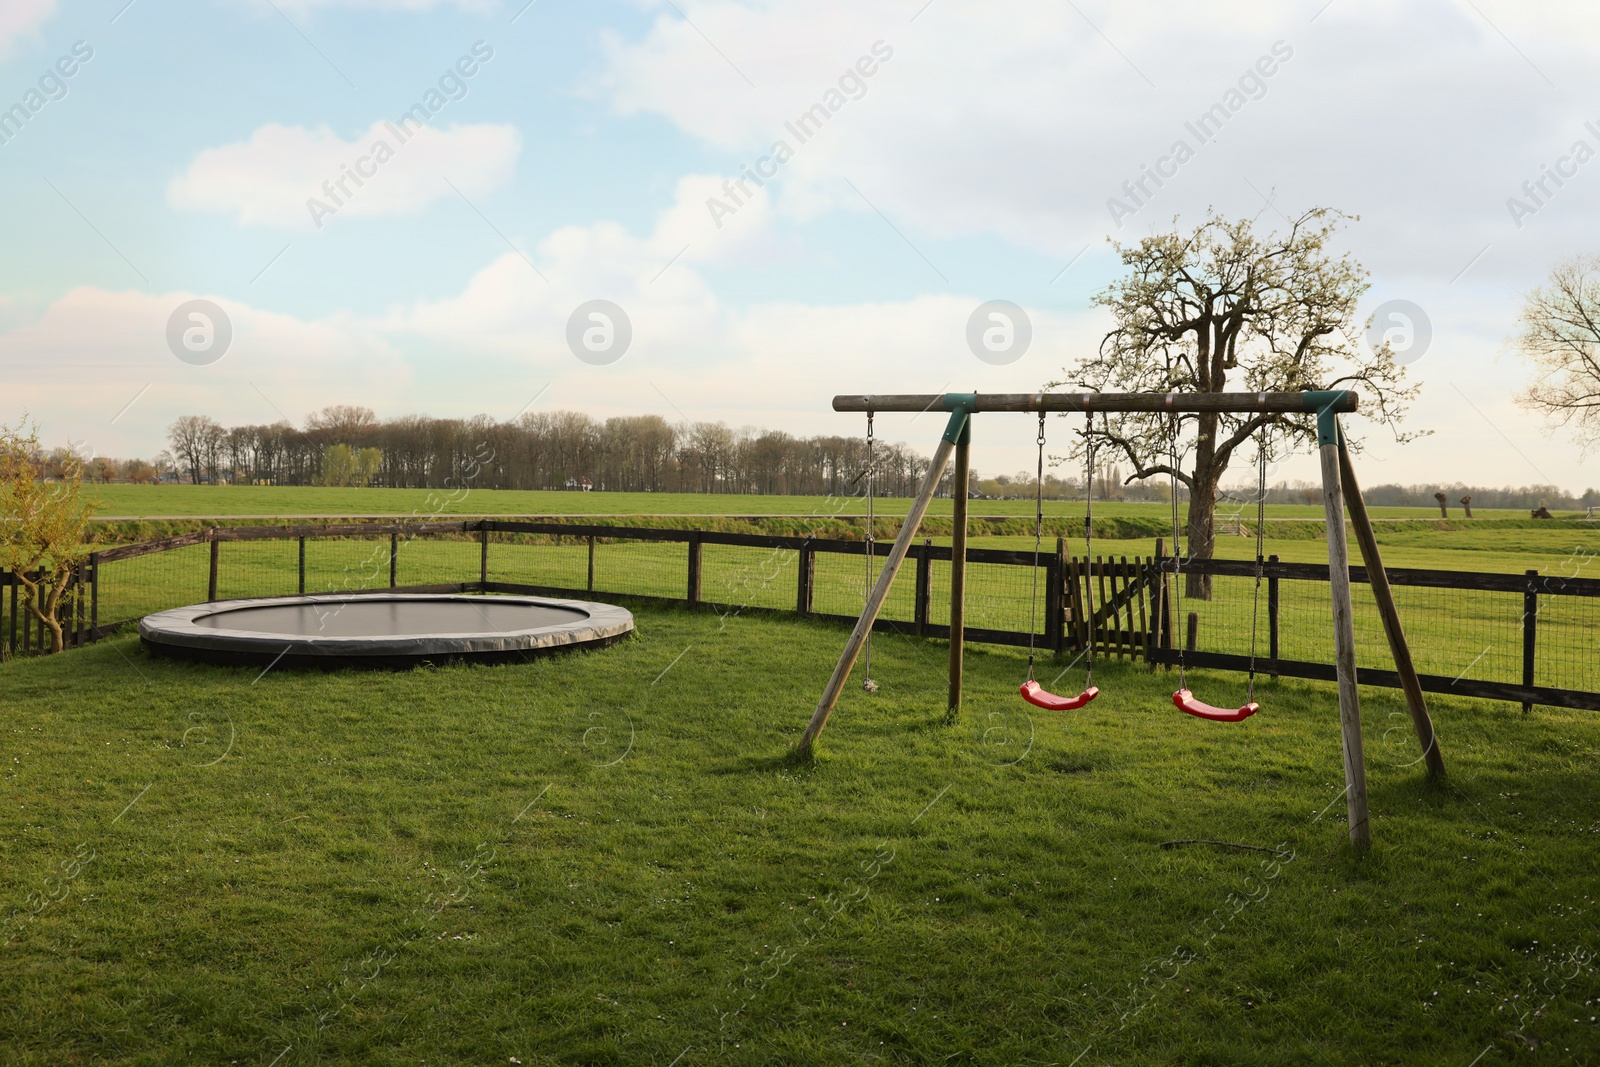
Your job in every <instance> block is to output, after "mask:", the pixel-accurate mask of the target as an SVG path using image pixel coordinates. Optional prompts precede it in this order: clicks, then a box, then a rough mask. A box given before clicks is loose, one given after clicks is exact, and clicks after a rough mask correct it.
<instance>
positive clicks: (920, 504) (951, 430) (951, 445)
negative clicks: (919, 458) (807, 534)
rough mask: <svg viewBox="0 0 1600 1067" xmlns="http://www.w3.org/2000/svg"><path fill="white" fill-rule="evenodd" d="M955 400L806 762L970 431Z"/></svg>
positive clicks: (966, 412)
mask: <svg viewBox="0 0 1600 1067" xmlns="http://www.w3.org/2000/svg"><path fill="white" fill-rule="evenodd" d="M952 397H953V398H954V400H955V401H956V406H954V407H948V408H946V409H945V410H947V411H950V413H951V414H950V422H949V423H948V425H946V426H945V429H944V436H943V437H941V438H940V439H939V447H938V448H936V449H934V450H933V459H932V460H931V461H930V462H929V463H928V477H927V479H926V480H925V481H924V482H923V483H922V489H921V491H920V492H918V493H917V497H916V499H915V500H913V501H912V502H911V510H910V512H908V513H907V515H906V521H905V523H904V524H903V525H902V526H901V527H900V535H899V536H898V537H896V538H895V539H894V546H893V547H892V548H891V549H890V550H889V558H888V559H886V560H884V563H883V571H882V572H881V573H880V574H879V575H878V581H877V584H876V585H874V586H873V587H872V592H871V593H870V594H868V596H867V603H866V606H865V607H864V608H863V609H862V611H861V618H859V619H857V620H856V625H855V629H853V630H851V631H850V639H849V640H848V641H846V642H845V643H844V652H843V654H841V655H840V656H839V662H838V663H837V664H836V665H835V666H834V668H833V674H832V675H831V676H830V677H829V678H828V684H827V686H826V687H825V688H824V689H823V690H822V699H821V700H819V701H818V702H817V710H816V711H815V712H814V713H813V714H812V716H811V721H810V722H809V723H807V724H806V730H805V733H804V734H802V735H801V736H800V743H799V744H798V745H796V746H795V747H796V751H797V752H798V754H799V755H800V756H801V757H802V758H809V757H810V756H811V755H812V753H813V751H814V749H815V746H816V743H817V737H818V735H819V734H821V733H822V730H823V727H825V726H827V725H828V716H829V715H830V714H832V713H833V706H834V705H835V704H837V703H838V702H839V694H840V693H842V692H844V685H845V682H847V681H849V679H850V671H851V670H852V669H853V668H854V667H855V665H856V658H857V657H858V656H860V655H861V648H862V646H863V645H865V644H866V641H867V635H868V634H870V633H871V632H872V626H873V624H874V623H876V622H877V621H878V613H879V612H880V611H882V610H883V602H884V601H885V600H887V599H888V598H889V589H890V587H891V586H893V585H894V579H895V576H896V575H897V574H899V573H900V564H902V563H904V562H905V559H906V553H908V552H909V551H910V550H911V539H912V538H914V537H915V536H916V535H917V529H918V527H920V526H921V525H922V518H923V516H924V515H926V514H927V513H928V505H929V504H930V503H931V502H932V501H933V494H934V493H935V492H936V491H937V490H938V488H939V481H940V479H942V478H943V477H944V469H945V467H946V466H948V465H949V463H950V453H951V452H952V451H953V450H954V449H955V447H956V442H957V441H958V440H959V439H960V438H961V436H962V434H963V433H964V432H965V431H966V430H967V428H968V427H967V423H968V422H969V421H970V419H971V414H972V411H971V408H970V407H969V406H962V405H961V404H960V403H959V401H960V400H961V399H963V398H962V397H960V396H959V395H954V394H952ZM862 399H863V400H868V399H870V398H867V397H863V398H862ZM968 399H970V398H968ZM933 406H934V404H933V403H931V402H930V403H929V404H928V405H927V407H928V408H931V407H933ZM924 410H926V408H924Z"/></svg>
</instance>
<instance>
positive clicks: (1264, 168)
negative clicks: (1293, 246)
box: [595, 0, 1600, 284]
mask: <svg viewBox="0 0 1600 1067" xmlns="http://www.w3.org/2000/svg"><path fill="white" fill-rule="evenodd" d="M919 6H920V5H916V4H911V5H907V4H905V3H901V2H898V0H895V2H889V0H877V2H873V0H868V2H862V0H817V2H816V3H811V4H805V5H791V4H777V3H770V2H766V0H761V2H753V3H742V2H734V0H681V2H680V3H679V4H678V7H679V8H681V10H682V12H683V14H684V15H685V16H687V19H688V20H690V21H691V22H692V24H693V25H692V27H691V26H690V25H688V24H687V23H685V21H684V19H682V18H680V17H679V16H678V15H677V14H676V13H675V12H674V11H673V9H672V8H670V7H667V6H665V5H664V4H663V5H661V6H659V8H658V10H659V11H660V14H659V17H658V18H657V20H656V21H655V22H654V24H653V25H652V27H651V28H650V30H649V31H648V32H646V33H645V34H644V35H643V36H642V37H640V38H639V39H638V40H635V41H627V42H623V41H620V40H612V41H611V42H610V44H609V47H608V66H607V69H606V71H605V72H604V74H603V75H602V77H601V78H600V79H599V84H598V85H597V86H596V87H595V88H596V91H600V92H603V93H605V94H607V95H608V97H609V99H610V100H611V102H612V104H613V106H614V107H615V108H616V109H617V110H618V111H619V112H621V113H624V114H633V113H640V112H648V113H654V114H659V115H662V116H664V117H666V118H667V119H669V120H670V121H672V122H673V123H674V124H675V125H676V126H678V127H679V128H680V129H682V130H683V131H685V132H686V133H688V134H690V135H692V136H693V137H695V138H696V139H698V140H700V141H701V142H703V143H704V144H706V145H708V146H710V147H713V148H716V149H719V150H722V151H726V152H728V153H731V154H733V155H734V156H735V157H736V158H746V159H748V158H751V157H753V155H754V154H756V153H759V152H762V151H764V150H766V149H767V148H768V147H769V146H770V144H771V143H772V141H773V140H775V139H778V138H783V137H785V136H786V133H785V125H784V124H785V122H787V121H791V120H793V119H794V118H795V117H796V116H797V115H799V114H800V113H801V112H803V111H804V110H805V109H806V108H808V107H810V106H811V105H812V104H813V103H815V102H816V101H817V100H818V99H819V98H821V96H822V95H823V94H824V93H825V92H826V91H827V90H828V89H829V88H830V87H833V86H835V85H836V84H837V81H838V78H839V77H840V75H841V73H842V72H844V71H845V70H846V69H847V68H848V67H849V66H850V65H851V64H852V63H854V62H855V61H856V59H857V58H858V57H859V56H862V55H864V54H867V53H868V52H869V50H870V48H871V46H872V45H873V43H874V42H876V41H880V40H881V41H883V42H885V44H886V45H887V46H889V47H891V48H893V50H894V57H893V59H892V60H890V61H889V62H887V63H884V64H882V67H881V70H879V71H878V72H877V73H876V74H875V75H874V76H873V77H872V78H871V79H869V80H868V81H867V86H868V88H867V91H866V92H865V95H863V96H862V97H861V99H859V100H852V101H850V102H849V103H848V105H847V106H845V107H843V108H842V109H840V110H839V111H838V112H837V113H836V114H835V115H834V116H833V117H832V118H831V120H830V121H829V122H828V124H827V126H826V128H825V129H824V130H823V131H822V133H820V134H819V135H817V136H816V137H815V138H813V139H812V140H810V141H808V142H807V143H806V144H804V145H803V146H796V151H795V158H794V161H793V163H792V164H790V165H789V166H788V167H787V168H785V170H784V173H783V176H782V177H781V178H779V179H778V181H777V183H776V184H775V186H774V189H775V191H776V198H777V203H778V207H779V209H780V210H782V211H786V212H790V213H795V214H800V215H802V216H804V215H809V214H813V213H815V212H816V211H819V210H826V209H830V208H832V209H843V210H850V211H864V210H866V207H865V205H864V204H862V203H861V202H860V199H859V198H858V197H856V196H855V194H854V193H853V192H852V191H851V190H850V188H849V186H848V185H846V184H845V182H844V180H843V179H845V178H848V179H850V181H851V182H853V183H854V184H855V185H856V186H857V187H859V188H860V189H861V190H862V191H863V192H864V193H866V194H867V195H868V196H870V197H871V198H872V200H873V202H874V203H875V204H876V205H877V206H878V207H880V208H882V209H883V210H884V211H885V213H886V214H888V215H889V216H890V217H891V218H893V219H895V220H896V221H897V222H900V223H903V224H906V225H909V226H910V227H912V228H913V229H914V231H915V232H918V233H922V234H929V235H933V236H961V235H967V234H997V235H999V236H1001V237H1003V238H1005V239H1007V240H1010V241H1013V242H1015V243H1018V244H1021V245H1024V246H1031V247H1034V248H1040V249H1043V250H1046V251H1050V252H1054V253H1056V254H1060V255H1063V256H1069V255H1071V254H1073V253H1075V252H1076V251H1077V250H1078V249H1079V248H1081V247H1082V246H1083V244H1084V242H1086V241H1089V240H1091V239H1095V238H1098V237H1100V236H1103V235H1105V234H1107V233H1115V234H1116V235H1117V236H1119V237H1123V238H1127V237H1132V236H1136V235H1138V234H1141V233H1144V232H1147V231H1148V230H1149V229H1151V228H1153V227H1165V226H1166V225H1168V224H1169V223H1170V220H1171V218H1172V216H1173V215H1174V214H1182V215H1184V216H1185V217H1186V218H1193V217H1195V216H1197V215H1198V214H1199V213H1201V212H1203V211H1204V209H1205V208H1206V206H1207V205H1211V204H1214V205H1216V206H1217V207H1218V208H1219V209H1220V210H1223V211H1224V212H1227V213H1230V214H1235V215H1242V214H1249V215H1253V214H1255V213H1256V212H1257V211H1258V210H1260V209H1261V208H1262V207H1263V201H1262V200H1261V199H1260V197H1259V196H1258V195H1257V194H1256V193H1255V192H1254V191H1253V190H1252V189H1251V188H1250V185H1251V184H1254V185H1255V186H1256V187H1258V188H1259V189H1261V190H1262V191H1263V193H1266V192H1269V191H1271V190H1273V189H1274V188H1276V190H1277V191H1278V196H1277V200H1276V204H1277V205H1278V206H1279V207H1282V208H1283V209H1284V210H1287V211H1291V213H1292V210H1293V209H1295V208H1303V207H1307V206H1310V205H1313V204H1328V205H1333V206H1337V207H1341V208H1344V209H1346V210H1349V211H1352V212H1356V213H1360V214H1362V215H1363V216H1364V224H1363V225H1362V226H1360V227H1357V228H1356V229H1355V231H1354V232H1353V235H1352V240H1353V241H1354V242H1355V244H1356V246H1357V248H1358V250H1359V251H1360V253H1361V254H1362V255H1363V257H1364V258H1365V259H1366V260H1367V261H1368V262H1369V264H1370V265H1372V266H1373V267H1374V268H1376V269H1378V270H1382V271H1398V272H1405V273H1415V274H1424V275H1442V276H1443V277H1444V278H1446V279H1448V278H1449V277H1450V276H1452V275H1453V274H1454V273H1455V272H1456V271H1457V270H1459V269H1460V267H1461V266H1462V265H1463V264H1465V263H1466V262H1467V260H1468V259H1469V258H1470V257H1471V256H1472V255H1473V254H1475V253H1476V252H1477V251H1478V250H1479V249H1481V248H1482V247H1483V246H1484V245H1485V244H1486V243H1492V244H1494V245H1495V246H1496V247H1495V249H1494V250H1493V253H1492V254H1491V255H1490V256H1488V257H1487V258H1486V259H1485V260H1484V261H1483V262H1482V263H1481V264H1480V265H1479V267H1478V268H1476V269H1479V270H1483V271H1487V272H1501V273H1502V274H1504V273H1507V272H1509V273H1511V274H1514V275H1517V276H1518V277H1522V276H1525V275H1526V274H1527V273H1528V272H1529V271H1530V270H1531V271H1532V272H1533V273H1535V274H1537V273H1540V272H1542V268H1543V265H1544V264H1547V263H1548V262H1549V261H1550V260H1551V259H1552V258H1556V257H1558V256H1560V255H1562V254H1568V253H1570V252H1571V251H1573V250H1576V249H1577V247H1578V245H1579V244H1580V243H1581V240H1582V239H1581V237H1580V236H1579V235H1580V234H1582V233H1583V232H1588V231H1591V230H1592V228H1593V226H1594V225H1595V224H1597V223H1600V197H1597V196H1596V195H1595V194H1596V193H1597V192H1600V164H1596V165H1595V166H1594V167H1591V168H1589V169H1592V170H1593V171H1594V173H1592V174H1591V173H1584V174H1582V176H1581V178H1580V179H1578V180H1577V181H1578V182H1579V183H1581V185H1582V188H1581V190H1580V188H1579V186H1578V185H1577V184H1575V185H1573V186H1572V187H1570V188H1568V189H1566V190H1563V192H1562V193H1561V195H1560V196H1558V197H1555V198H1553V199H1551V200H1550V202H1549V205H1550V206H1549V208H1548V209H1547V210H1545V211H1541V212H1540V214H1539V216H1538V218H1537V219H1536V220H1534V221H1532V222H1530V223H1528V225H1526V226H1525V227H1523V228H1522V229H1518V228H1517V227H1516V226H1515V225H1514V223H1513V220H1512V219H1511V218H1510V216H1509V213H1508V211H1507V207H1506V199H1507V197H1509V196H1511V195H1513V194H1514V193H1515V192H1517V190H1518V188H1519V186H1520V184H1521V182H1522V181H1523V180H1524V179H1526V178H1529V177H1531V176H1532V177H1536V176H1537V175H1538V174H1539V173H1540V167H1541V164H1544V163H1549V162H1553V161H1554V160H1555V159H1556V158H1557V157H1558V156H1559V155H1560V154H1561V153H1563V152H1565V151H1567V149H1568V147H1569V146H1570V145H1571V143H1572V142H1573V140H1574V139H1576V138H1578V137H1580V136H1587V137H1588V139H1589V140H1590V142H1591V145H1593V146H1595V147H1600V135H1595V134H1592V133H1588V134H1586V132H1585V130H1584V127H1583V123H1584V120H1586V119H1600V108H1597V109H1593V110H1591V111H1584V110H1583V108H1582V107H1581V105H1580V103H1579V102H1580V101H1582V100H1583V99H1594V98H1595V97H1594V92H1593V90H1594V89H1595V88H1596V87H1597V86H1596V84H1595V83H1596V80H1597V78H1596V72H1597V71H1600V63H1597V60H1600V32H1596V31H1597V30H1600V10H1597V9H1596V8H1594V7H1593V5H1586V4H1580V3H1577V2H1567V3H1551V4H1541V5H1514V4H1507V3H1488V2H1485V3H1481V4H1479V5H1478V6H1477V8H1474V7H1473V6H1472V5H1459V4H1454V3H1448V2H1446V0H1421V2H1411V3H1399V2H1395V0H1339V2H1338V3H1336V4H1334V5H1332V6H1331V7H1328V8H1327V9H1326V11H1322V9H1323V7H1324V4H1323V3H1322V2H1321V0H1318V2H1306V3H1301V4H1295V5H1285V4H1281V3H1272V2H1269V0H1224V2H1219V3H1214V4H1205V5H1177V6H1173V5H1170V4H1155V3H1126V4H1125V3H1118V4H1115V5H1112V4H1107V3H1098V4H1083V5H1079V7H1080V8H1081V9H1082V11H1083V14H1082V15H1080V14H1079V13H1078V12H1077V10H1075V9H1074V7H1073V6H1072V5H1062V4H1058V3H1055V2H1053V0H1019V2H1017V3H1013V4H1008V5H1006V14H1005V17H1004V18H998V17H996V15H995V12H994V8H993V5H992V4H988V3H983V2H981V0H937V2H936V3H935V4H933V5H931V6H929V7H927V8H926V9H925V10H923V11H922V12H921V13H920V14H919V15H918V17H917V20H916V21H915V22H914V23H913V22H910V21H909V19H910V15H911V14H912V13H916V12H917V9H918V7H919ZM1478 11H1481V12H1482V14H1481V15H1480V14H1479V13H1478ZM1319 12H1321V14H1320V15H1319V17H1317V18H1316V20H1315V21H1314V22H1313V21H1312V16H1314V15H1318V14H1319ZM1489 19H1492V20H1493V22H1492V23H1491V22H1490V21H1488V20H1489ZM1091 22H1092V25H1091ZM696 28H697V29H698V31H701V32H703V33H704V35H705V36H704V37H702V36H701V35H700V32H697V29H696ZM1502 30H1503V31H1504V35H1502V33H1501V32H1500V31H1502ZM1507 38H1509V39H1510V41H1509V42H1508V40H1507ZM707 39H709V41H710V42H712V44H714V47H715V50H713V47H712V45H708V43H707ZM1279 40H1281V41H1283V42H1284V43H1285V45H1286V46H1287V47H1288V48H1291V49H1292V50H1293V57H1292V59H1290V60H1288V61H1287V62H1282V63H1279V64H1278V69H1277V71H1276V73H1275V74H1274V75H1273V76H1272V77H1270V78H1267V79H1263V83H1264V85H1265V92H1264V95H1261V96H1260V98H1259V99H1254V100H1249V101H1248V102H1247V103H1245V104H1244V106H1242V107H1238V108H1235V109H1233V113H1232V114H1231V117H1230V118H1229V119H1228V121H1227V123H1226V125H1225V127H1224V129H1223V131H1222V132H1221V134H1220V135H1219V136H1217V137H1216V139H1215V140H1214V141H1208V142H1206V143H1203V144H1202V143H1200V142H1199V141H1198V139H1197V138H1194V137H1193V136H1192V135H1191V134H1189V133H1187V132H1186V129H1185V123H1186V122H1190V121H1193V120H1195V119H1196V118H1197V117H1198V116H1199V115H1200V114H1201V113H1202V112H1204V111H1205V110H1207V109H1208V108H1210V107H1211V106H1212V105H1213V104H1216V103H1217V102H1219V101H1220V100H1222V99H1223V98H1224V96H1225V95H1226V94H1227V93H1228V91H1229V90H1230V89H1234V88H1236V87H1237V86H1238V83H1239V79H1240V77H1241V76H1243V75H1245V74H1246V73H1247V72H1248V71H1249V69H1250V67H1251V66H1252V64H1254V63H1255V62H1256V61H1257V59H1258V58H1259V57H1261V56H1263V55H1266V54H1267V53H1268V52H1269V50H1270V48H1271V47H1272V45H1273V44H1274V42H1276V41H1279ZM719 52H720V53H721V55H719V54H718V53H719ZM723 57H726V59H724V58H723ZM734 67H737V68H738V72H743V75H744V76H745V77H748V78H749V80H750V81H751V82H753V83H754V88H752V87H751V86H750V85H747V84H746V83H745V81H744V80H743V77H741V74H740V73H738V72H736V71H735V70H734V69H733V68H734ZM1547 78H1548V82H1547V80H1546V79H1547ZM1551 82H1553V83H1554V84H1555V85H1556V86H1558V87H1559V91H1557V90H1555V89H1552V87H1551V84H1550V83H1551ZM1180 137H1185V138H1188V139H1189V140H1190V141H1191V142H1193V143H1194V144H1195V145H1196V147H1197V152H1196V156H1195V158H1194V159H1193V161H1191V162H1189V163H1187V164H1186V165H1185V166H1184V167H1183V168H1182V169H1181V170H1179V172H1178V176H1177V177H1176V178H1175V179H1173V180H1172V181H1170V182H1169V183H1167V184H1166V185H1165V186H1164V187H1162V188H1160V189H1156V190H1153V195H1152V196H1150V197H1148V198H1145V199H1147V206H1144V207H1142V208H1140V210H1139V211H1138V213H1137V214H1136V215H1135V216H1134V217H1133V218H1132V219H1127V220H1124V223H1123V226H1122V228H1121V229H1120V230H1117V229H1116V228H1115V227H1114V226H1113V223H1112V220H1111V216H1110V212H1109V210H1108V205H1107V201H1108V200H1109V199H1110V198H1111V197H1113V196H1119V197H1124V198H1125V194H1123V193H1122V192H1121V189H1122V185H1123V183H1124V182H1125V181H1129V180H1137V179H1138V178H1140V176H1141V168H1142V167H1143V165H1145V164H1153V163H1155V162H1156V161H1157V159H1158V158H1159V157H1160V156H1162V155H1163V154H1165V153H1166V152H1167V151H1168V150H1169V148H1170V146H1171V145H1172V144H1173V142H1174V141H1175V140H1177V139H1178V138H1180ZM1267 219H1268V220H1275V215H1274V214H1273V213H1272V212H1271V211H1270V210H1269V212H1268V215H1267ZM1519 284H1520V283H1519Z"/></svg>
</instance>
